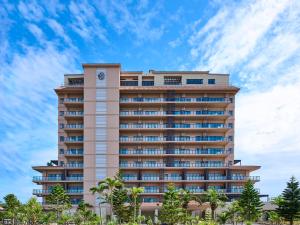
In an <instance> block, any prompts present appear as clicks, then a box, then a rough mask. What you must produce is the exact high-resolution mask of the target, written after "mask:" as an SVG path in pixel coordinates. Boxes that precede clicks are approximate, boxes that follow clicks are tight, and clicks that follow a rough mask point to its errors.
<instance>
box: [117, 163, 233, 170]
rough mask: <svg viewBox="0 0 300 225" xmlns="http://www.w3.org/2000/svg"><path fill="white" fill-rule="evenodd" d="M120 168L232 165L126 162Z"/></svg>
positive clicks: (222, 165) (226, 164)
mask: <svg viewBox="0 0 300 225" xmlns="http://www.w3.org/2000/svg"><path fill="white" fill-rule="evenodd" d="M119 166H120V168H158V169H159V168H165V167H167V168H169V167H175V168H181V167H184V168H186V167H187V168H206V167H208V168H209V167H228V166H230V164H228V163H224V162H222V161H206V162H196V163H191V162H189V161H184V162H173V163H159V162H155V161H153V162H139V163H138V162H135V163H126V162H124V161H122V162H120V165H119Z"/></svg>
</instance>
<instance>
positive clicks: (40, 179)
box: [32, 176, 83, 182]
mask: <svg viewBox="0 0 300 225" xmlns="http://www.w3.org/2000/svg"><path fill="white" fill-rule="evenodd" d="M32 181H33V182H60V181H72V182H73V181H74V182H76V181H78V182H82V181H83V177H65V178H63V177H43V176H34V177H33V178H32Z"/></svg>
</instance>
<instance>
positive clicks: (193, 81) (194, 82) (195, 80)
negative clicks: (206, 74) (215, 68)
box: [186, 79, 203, 84]
mask: <svg viewBox="0 0 300 225" xmlns="http://www.w3.org/2000/svg"><path fill="white" fill-rule="evenodd" d="M186 84H203V79H187V80H186Z"/></svg>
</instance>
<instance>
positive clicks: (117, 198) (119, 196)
mask: <svg viewBox="0 0 300 225" xmlns="http://www.w3.org/2000/svg"><path fill="white" fill-rule="evenodd" d="M129 195H130V194H129V191H128V189H126V188H124V187H123V186H122V187H120V188H116V189H114V190H113V193H112V202H113V210H114V214H115V215H116V217H117V220H118V222H119V223H120V224H121V223H128V222H129V221H130V220H131V218H132V217H133V211H134V210H133V206H132V204H129V203H130V202H132V199H131V198H130V196H129Z"/></svg>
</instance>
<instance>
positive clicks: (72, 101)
mask: <svg viewBox="0 0 300 225" xmlns="http://www.w3.org/2000/svg"><path fill="white" fill-rule="evenodd" d="M63 103H64V104H83V98H64V99H63Z"/></svg>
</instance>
